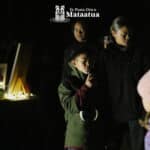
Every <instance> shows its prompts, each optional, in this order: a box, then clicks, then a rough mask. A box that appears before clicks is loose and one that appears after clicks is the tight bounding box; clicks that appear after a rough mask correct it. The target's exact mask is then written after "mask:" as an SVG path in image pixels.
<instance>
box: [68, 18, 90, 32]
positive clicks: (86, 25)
mask: <svg viewBox="0 0 150 150" xmlns="http://www.w3.org/2000/svg"><path fill="white" fill-rule="evenodd" d="M76 23H79V24H81V25H82V27H83V29H84V30H85V32H87V30H88V24H87V22H86V21H85V20H83V19H82V20H74V21H73V22H72V25H71V29H72V32H73V31H74V26H75V24H76Z"/></svg>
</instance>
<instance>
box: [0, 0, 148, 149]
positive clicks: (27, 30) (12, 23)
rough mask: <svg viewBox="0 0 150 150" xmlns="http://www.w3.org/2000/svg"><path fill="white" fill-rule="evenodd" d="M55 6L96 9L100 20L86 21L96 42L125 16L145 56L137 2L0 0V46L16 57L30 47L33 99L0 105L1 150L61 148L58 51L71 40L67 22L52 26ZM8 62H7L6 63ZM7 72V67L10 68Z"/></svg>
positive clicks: (144, 23)
mask: <svg viewBox="0 0 150 150" xmlns="http://www.w3.org/2000/svg"><path fill="white" fill-rule="evenodd" d="M55 5H65V6H66V7H68V8H70V7H72V8H74V7H77V8H87V7H88V8H96V9H97V10H98V11H99V12H100V15H101V17H100V18H99V19H89V20H88V22H89V27H90V36H91V37H92V39H93V41H99V40H100V39H101V38H102V37H103V36H104V35H105V34H108V32H109V26H110V24H111V21H112V19H113V18H114V17H116V16H120V15H124V16H126V17H128V18H129V19H130V20H131V22H132V23H133V25H134V30H135V35H136V38H137V44H139V46H142V47H143V50H146V51H147V52H149V40H150V38H149V34H150V28H149V26H150V22H149V19H150V15H149V9H150V5H148V2H147V1H145V0H142V1H139V2H138V1H135V2H134V1H131V0H130V1H121V0H120V1H114V0H105V1H98V0H97V1H91V2H88V1H83V0H82V1H80V2H78V1H72V0H66V1H65V0H64V1H56V0H55V1H41V2H40V1H31V0H30V1H29V0H22V1H19V0H5V1H1V2H0V24H1V26H0V41H1V42H0V48H1V51H2V50H5V51H11V53H10V55H11V56H10V57H12V56H13V55H12V52H13V54H14V53H15V48H16V44H17V42H19V41H20V42H23V43H28V44H30V45H32V47H33V49H32V57H31V64H30V68H29V73H28V83H29V86H30V88H31V90H32V92H33V93H35V94H37V96H38V98H37V99H36V100H31V101H28V102H16V103H12V102H4V101H1V102H0V148H3V149H5V150H7V149H9V148H12V149H15V150H29V149H39V150H48V149H49V150H50V149H52V147H55V149H60V150H61V149H63V139H64V129H65V123H64V118H63V110H62V108H61V106H60V104H59V99H58V95H57V87H58V84H59V83H60V77H61V67H62V62H63V52H64V49H65V48H66V47H67V45H68V44H69V43H70V39H71V37H72V33H71V22H72V20H73V19H72V20H70V22H68V23H54V22H50V21H49V19H50V18H53V17H54V11H55ZM7 61H8V63H10V62H9V61H10V59H7ZM9 69H11V68H9Z"/></svg>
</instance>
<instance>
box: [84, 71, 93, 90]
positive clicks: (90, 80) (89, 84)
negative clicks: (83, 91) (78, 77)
mask: <svg viewBox="0 0 150 150" xmlns="http://www.w3.org/2000/svg"><path fill="white" fill-rule="evenodd" d="M93 84H94V77H93V76H92V74H90V73H89V74H88V76H87V78H86V80H85V85H86V86H87V87H88V88H92V87H93Z"/></svg>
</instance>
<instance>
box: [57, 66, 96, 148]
mask: <svg viewBox="0 0 150 150" xmlns="http://www.w3.org/2000/svg"><path fill="white" fill-rule="evenodd" d="M70 67H71V69H72V71H71V76H72V77H74V78H75V79H76V81H80V84H79V86H77V88H74V87H73V86H74V84H73V83H69V86H66V85H64V84H63V83H61V84H60V85H59V87H58V94H59V99H60V103H61V106H62V107H63V109H64V111H65V121H66V123H67V124H66V133H65V146H66V147H82V146H85V145H87V143H88V142H89V141H88V139H89V137H88V136H89V130H90V127H91V122H90V123H89V122H86V121H82V120H81V118H80V115H79V112H80V110H81V107H80V106H79V102H80V100H79V97H78V96H77V94H76V93H77V91H78V90H79V89H80V88H81V87H82V86H84V89H83V90H82V92H83V93H84V94H85V95H88V93H89V92H90V90H91V89H88V88H87V87H86V86H85V85H84V81H85V78H86V76H85V75H84V74H83V73H81V72H79V71H78V70H77V69H75V68H74V67H73V66H71V65H70ZM72 87H73V88H72ZM85 99H86V98H85ZM91 101H92V100H91ZM84 102H85V104H86V100H84ZM83 105H84V104H83ZM92 124H93V122H92ZM94 124H95V122H94Z"/></svg>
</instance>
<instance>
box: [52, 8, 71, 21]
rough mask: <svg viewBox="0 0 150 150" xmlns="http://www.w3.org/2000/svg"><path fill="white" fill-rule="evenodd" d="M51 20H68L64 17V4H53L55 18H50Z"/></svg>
mask: <svg viewBox="0 0 150 150" xmlns="http://www.w3.org/2000/svg"><path fill="white" fill-rule="evenodd" d="M51 20H52V21H53V22H68V21H69V20H70V19H68V18H66V17H65V5H61V6H59V5H56V6H55V18H52V19H51Z"/></svg>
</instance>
